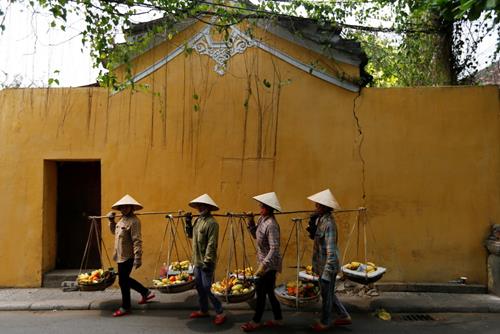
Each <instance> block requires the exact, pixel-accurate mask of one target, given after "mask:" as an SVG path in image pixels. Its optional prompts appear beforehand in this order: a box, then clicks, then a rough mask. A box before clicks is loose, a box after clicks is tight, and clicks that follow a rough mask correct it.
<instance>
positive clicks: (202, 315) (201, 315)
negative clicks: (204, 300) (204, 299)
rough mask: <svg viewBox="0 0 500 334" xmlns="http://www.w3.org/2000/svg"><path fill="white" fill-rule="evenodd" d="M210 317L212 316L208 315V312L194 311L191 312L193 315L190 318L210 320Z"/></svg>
mask: <svg viewBox="0 0 500 334" xmlns="http://www.w3.org/2000/svg"><path fill="white" fill-rule="evenodd" d="M209 316H210V314H208V312H207V313H203V312H200V311H194V312H191V314H190V315H189V318H191V319H198V318H208V317H209Z"/></svg>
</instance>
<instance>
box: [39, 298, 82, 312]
mask: <svg viewBox="0 0 500 334" xmlns="http://www.w3.org/2000/svg"><path fill="white" fill-rule="evenodd" d="M89 305H90V303H89V302H88V301H86V300H72V299H70V300H67V299H65V300H46V301H40V302H35V303H33V304H31V307H30V310H31V311H48V310H88V309H89Z"/></svg>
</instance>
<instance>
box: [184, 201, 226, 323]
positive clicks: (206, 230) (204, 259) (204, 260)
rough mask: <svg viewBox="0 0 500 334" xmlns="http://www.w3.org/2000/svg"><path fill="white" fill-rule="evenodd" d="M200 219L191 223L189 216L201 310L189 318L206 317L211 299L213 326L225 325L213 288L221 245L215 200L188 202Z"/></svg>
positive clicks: (189, 233)
mask: <svg viewBox="0 0 500 334" xmlns="http://www.w3.org/2000/svg"><path fill="white" fill-rule="evenodd" d="M189 206H191V207H192V208H195V209H196V210H197V211H198V212H199V213H200V216H199V217H198V218H196V220H195V221H194V223H193V224H191V215H190V214H188V215H186V234H187V236H188V238H191V239H193V259H192V263H193V265H194V277H195V280H196V290H197V292H198V301H199V304H200V310H199V311H194V312H192V313H191V315H190V316H189V317H190V318H191V319H196V318H207V317H209V314H208V300H209V299H210V301H211V302H212V305H213V306H214V308H215V313H216V315H215V318H214V320H213V322H214V324H216V325H222V324H223V323H224V322H225V321H226V315H225V314H224V310H223V309H222V304H221V302H220V301H219V300H218V299H217V297H215V296H214V294H213V293H212V291H210V287H211V286H212V281H213V279H214V272H215V264H216V262H217V244H218V242H219V224H218V223H217V221H216V220H215V218H214V217H213V216H212V211H215V210H219V207H218V206H217V204H215V202H214V200H213V199H212V198H211V197H210V196H209V195H207V194H204V195H201V196H200V197H197V198H195V199H194V200H192V201H191V202H190V203H189Z"/></svg>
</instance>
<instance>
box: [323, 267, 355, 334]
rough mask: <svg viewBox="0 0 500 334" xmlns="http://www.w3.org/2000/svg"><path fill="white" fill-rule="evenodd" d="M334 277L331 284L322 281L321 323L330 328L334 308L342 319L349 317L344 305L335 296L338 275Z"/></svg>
mask: <svg viewBox="0 0 500 334" xmlns="http://www.w3.org/2000/svg"><path fill="white" fill-rule="evenodd" d="M332 276H333V277H332V278H331V281H330V282H328V281H325V280H323V279H320V287H321V299H322V307H321V323H322V324H323V325H325V326H330V324H331V322H332V308H333V309H334V311H335V313H337V314H338V315H340V316H341V317H348V316H349V313H347V310H346V309H345V307H344V305H342V303H341V302H340V300H339V299H338V298H337V296H336V295H335V279H336V274H334V275H332Z"/></svg>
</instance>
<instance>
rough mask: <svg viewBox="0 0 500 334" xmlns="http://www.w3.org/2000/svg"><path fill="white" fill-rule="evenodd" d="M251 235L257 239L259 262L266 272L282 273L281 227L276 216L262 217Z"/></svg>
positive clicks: (252, 229)
mask: <svg viewBox="0 0 500 334" xmlns="http://www.w3.org/2000/svg"><path fill="white" fill-rule="evenodd" d="M250 233H251V234H252V236H253V237H254V239H257V261H258V262H259V263H261V264H262V265H263V266H264V268H265V270H266V271H269V270H276V271H277V272H281V255H280V226H279V225H278V223H277V222H276V219H275V218H274V216H267V217H264V216H260V217H259V220H258V222H257V226H254V227H253V228H250Z"/></svg>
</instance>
